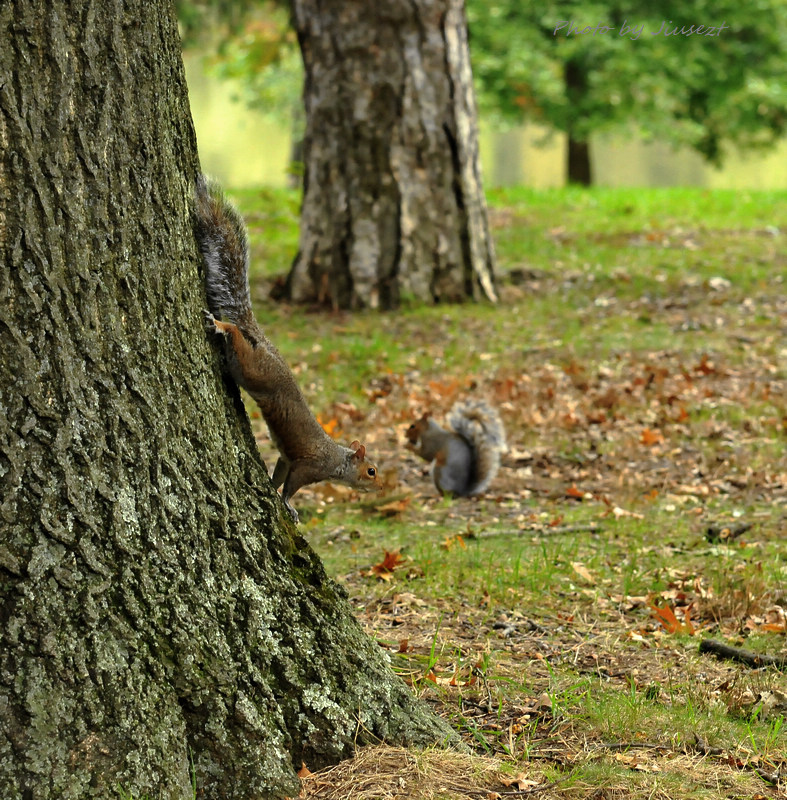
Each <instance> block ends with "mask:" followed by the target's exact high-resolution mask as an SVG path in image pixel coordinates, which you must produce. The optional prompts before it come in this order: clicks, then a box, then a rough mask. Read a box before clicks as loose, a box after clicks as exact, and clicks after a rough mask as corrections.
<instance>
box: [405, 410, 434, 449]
mask: <svg viewBox="0 0 787 800" xmlns="http://www.w3.org/2000/svg"><path fill="white" fill-rule="evenodd" d="M429 416H430V415H429V413H426V414H424V415H423V416H422V417H421V419H418V420H416V421H415V422H414V423H413V424H412V425H411V426H410V427H409V428H408V429H407V432H406V433H405V436H406V437H407V441H408V443H409V447H410V449H414V448H415V447H417V446H418V440H419V439H420V438H421V436H422V435H423V433H424V431H425V430H426V429H427V428H428V427H429Z"/></svg>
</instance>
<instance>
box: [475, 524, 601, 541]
mask: <svg viewBox="0 0 787 800" xmlns="http://www.w3.org/2000/svg"><path fill="white" fill-rule="evenodd" d="M600 530H601V526H600V525H597V524H596V523H595V522H589V523H586V524H580V525H555V526H552V527H551V526H549V525H539V526H538V527H532V528H517V529H515V530H505V531H480V532H478V533H473V534H471V535H470V536H467V537H466V538H468V539H470V538H473V539H488V538H490V537H492V536H527V535H529V534H534V533H540V534H549V535H552V534H557V533H598V532H599V531H600Z"/></svg>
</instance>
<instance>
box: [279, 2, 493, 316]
mask: <svg viewBox="0 0 787 800" xmlns="http://www.w3.org/2000/svg"><path fill="white" fill-rule="evenodd" d="M293 9H294V15H293V16H294V22H295V26H296V29H297V32H298V38H299V41H300V46H301V51H302V53H303V61H304V66H305V86H304V102H305V107H306V134H305V140H304V168H305V175H304V199H303V209H302V212H301V238H300V247H299V252H298V255H297V256H296V258H295V262H294V264H293V267H292V271H291V273H290V276H289V283H288V285H289V292H290V295H291V297H292V298H293V299H295V300H301V301H302V300H307V299H312V300H313V299H318V300H320V301H323V302H330V303H331V304H332V305H334V306H336V307H358V306H367V307H373V308H377V307H381V308H391V307H394V306H396V305H397V303H398V302H399V300H400V298H401V297H403V296H410V297H415V298H417V299H419V300H421V301H429V302H432V301H434V302H437V301H453V300H462V299H467V298H477V297H478V298H481V297H484V298H488V299H491V300H495V299H496V290H495V278H494V254H493V250H492V244H491V240H490V237H489V228H488V224H487V215H486V204H485V200H484V195H483V191H482V186H481V177H480V172H479V163H478V129H477V119H476V106H475V98H474V94H473V85H472V79H471V72H470V60H469V52H468V47H467V25H466V21H465V16H464V5H463V2H462V0H389V1H387V2H384V3H368V2H361V0H327V2H319V1H318V0H293Z"/></svg>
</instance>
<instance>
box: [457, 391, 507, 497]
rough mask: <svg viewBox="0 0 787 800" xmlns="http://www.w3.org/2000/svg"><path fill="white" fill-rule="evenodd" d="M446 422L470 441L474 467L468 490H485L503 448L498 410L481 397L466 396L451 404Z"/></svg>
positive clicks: (502, 429) (503, 435) (503, 431)
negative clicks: (472, 398)
mask: <svg viewBox="0 0 787 800" xmlns="http://www.w3.org/2000/svg"><path fill="white" fill-rule="evenodd" d="M448 424H449V425H450V426H451V427H452V428H453V429H454V431H456V433H458V434H459V435H460V436H462V437H463V438H464V439H466V440H467V441H468V442H469V443H470V446H471V447H472V448H473V451H474V454H475V470H474V475H473V478H472V485H471V486H470V487H469V488H468V491H467V494H469V495H474V494H481V493H482V492H485V491H486V489H487V488H488V487H489V484H490V483H491V482H492V480H493V479H494V477H495V475H497V471H498V469H499V468H500V455H501V453H503V452H504V451H505V449H506V434H505V430H504V428H503V421H502V420H501V419H500V414H499V413H498V411H497V409H495V408H492V407H491V406H489V405H488V404H487V403H485V402H484V401H483V400H468V401H465V402H459V403H455V404H454V406H453V408H452V409H451V413H450V414H449V415H448Z"/></svg>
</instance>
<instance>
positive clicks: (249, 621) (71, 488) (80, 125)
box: [0, 0, 451, 800]
mask: <svg viewBox="0 0 787 800" xmlns="http://www.w3.org/2000/svg"><path fill="white" fill-rule="evenodd" d="M196 171H197V154H196V144H195V138H194V132H193V129H192V124H191V119H190V113H189V108H188V101H187V94H186V87H185V82H184V76H183V67H182V63H181V58H180V44H179V41H178V35H177V26H176V23H175V19H174V17H173V13H172V8H171V3H170V2H169V0H145V1H144V2H143V0H126V2H125V3H123V4H122V7H119V6H117V4H115V3H105V2H96V1H95V0H92V1H91V0H83V1H82V2H80V1H79V0H69V2H65V0H5V2H4V3H2V4H1V5H0V257H1V258H2V265H3V266H2V270H0V304H1V306H2V309H3V310H2V315H0V330H2V337H3V339H2V348H0V409H2V413H0V797H2V798H3V800H54V799H55V798H57V800H77V799H78V800H85V799H86V798H102V800H106V799H108V798H112V797H116V796H118V787H119V786H122V787H123V788H124V790H125V792H126V793H128V794H133V797H135V798H139V797H140V796H141V795H148V796H149V797H150V798H154V797H155V798H159V797H160V798H167V800H185V798H190V797H192V788H191V774H192V773H191V770H192V766H191V765H192V764H193V769H194V774H195V776H196V784H197V790H198V796H199V797H204V798H211V799H213V798H218V799H219V800H221V799H222V798H238V800H240V799H241V798H243V800H253V799H254V798H272V797H280V796H282V795H283V794H285V793H291V794H295V793H297V779H296V777H295V771H294V765H295V766H297V767H299V766H300V764H301V760H302V759H304V760H305V761H306V762H307V764H309V765H310V766H315V767H316V766H319V765H321V764H325V763H327V762H330V761H334V760H337V759H338V758H340V757H341V756H343V755H345V754H348V753H350V752H351V751H352V749H353V747H354V746H355V744H356V743H364V742H366V741H369V740H371V739H373V738H376V737H379V738H380V739H385V740H388V741H391V742H399V743H425V742H433V741H435V740H437V739H442V737H443V736H445V735H446V733H447V728H446V727H445V725H444V724H442V723H441V722H440V721H439V720H437V719H436V718H435V717H433V716H431V715H430V714H429V713H426V712H425V711H424V709H423V708H422V707H421V706H420V705H419V704H418V703H417V702H416V701H415V700H414V699H413V697H412V695H411V694H410V692H409V691H408V689H407V688H406V687H405V686H404V684H403V683H402V682H401V681H399V680H398V679H397V678H395V677H394V676H393V674H392V673H391V672H390V670H389V669H388V667H387V665H386V663H385V661H384V659H383V657H382V655H381V653H382V651H381V650H380V648H379V647H378V646H377V645H376V644H375V643H373V642H372V641H371V640H369V639H368V637H366V636H364V635H363V634H362V632H361V630H360V627H359V626H358V624H357V623H356V622H355V620H354V619H353V617H352V614H351V610H350V608H349V605H348V603H347V602H346V599H345V595H344V593H343V591H342V590H341V589H340V588H339V587H337V586H336V585H335V584H334V583H333V582H332V581H330V580H329V579H328V578H327V577H326V575H325V573H324V571H323V569H322V566H321V564H320V562H319V560H318V559H317V558H316V556H315V555H314V553H313V552H312V551H311V549H310V548H309V547H308V545H307V544H306V542H305V541H304V539H303V538H301V537H300V536H299V535H298V534H297V533H296V532H295V531H294V529H293V528H292V525H291V524H290V523H289V521H288V519H287V517H286V516H282V513H281V511H282V506H281V504H280V502H279V501H278V500H277V498H276V497H275V494H274V492H273V491H272V489H271V487H270V483H269V481H268V479H267V476H266V473H265V469H264V465H263V464H262V462H261V461H260V458H259V456H258V453H257V450H256V447H255V445H254V440H253V437H252V436H251V433H250V430H249V427H248V422H247V421H246V419H245V416H244V415H243V412H242V407H241V404H240V403H239V397H238V395H237V392H234V391H233V392H231V393H228V392H227V391H226V384H225V383H224V382H223V381H222V379H221V375H220V371H219V367H218V363H219V362H218V357H217V351H216V350H215V348H213V347H211V345H210V344H209V341H208V339H207V337H206V335H205V332H204V330H203V329H202V321H201V314H200V309H201V308H202V307H203V306H204V302H205V299H204V290H203V288H202V280H201V276H200V271H199V269H198V264H199V258H198V255H197V247H196V243H195V240H194V235H193V231H192V226H191V219H190V202H191V193H192V186H193V180H194V176H195V173H196ZM448 736H449V739H450V736H451V734H450V733H448Z"/></svg>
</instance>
